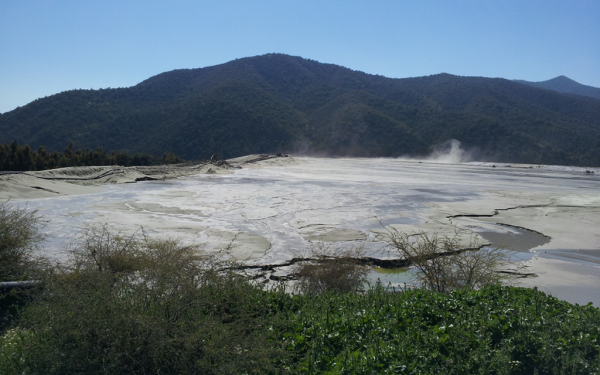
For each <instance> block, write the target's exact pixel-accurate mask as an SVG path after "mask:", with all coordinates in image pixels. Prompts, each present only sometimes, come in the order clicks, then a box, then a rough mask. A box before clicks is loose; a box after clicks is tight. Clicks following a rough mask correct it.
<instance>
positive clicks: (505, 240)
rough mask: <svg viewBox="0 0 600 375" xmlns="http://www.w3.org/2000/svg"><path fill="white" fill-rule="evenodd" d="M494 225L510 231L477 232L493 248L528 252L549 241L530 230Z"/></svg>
mask: <svg viewBox="0 0 600 375" xmlns="http://www.w3.org/2000/svg"><path fill="white" fill-rule="evenodd" d="M496 225H498V226H501V227H505V228H508V229H510V231H508V232H492V231H477V234H479V235H480V236H481V237H483V238H484V239H486V240H488V241H490V242H491V243H492V245H493V246H497V247H503V248H506V249H508V250H513V251H529V250H531V249H533V248H536V247H538V246H542V245H545V244H547V243H549V242H550V240H551V238H550V237H548V236H545V235H543V234H541V233H538V232H536V231H533V230H530V229H526V228H520V227H514V226H511V225H504V224H498V223H497V224H496Z"/></svg>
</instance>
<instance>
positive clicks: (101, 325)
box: [0, 211, 600, 374]
mask: <svg viewBox="0 0 600 375" xmlns="http://www.w3.org/2000/svg"><path fill="white" fill-rule="evenodd" d="M23 214H25V213H24V212H22V211H21V215H23ZM23 264H30V263H27V262H23ZM32 264H33V263H32ZM35 264H39V263H35ZM323 264H324V265H325V267H329V266H331V267H334V266H335V265H334V264H333V263H332V262H325V263H323ZM229 266H231V265H229ZM43 267H44V271H43V272H40V271H38V272H37V273H36V276H37V277H39V278H40V280H41V281H42V283H41V284H39V285H38V286H37V287H36V288H34V289H30V290H29V291H19V292H17V291H15V290H13V291H12V292H10V295H9V297H10V296H12V297H13V298H14V297H15V296H16V297H19V298H17V301H19V303H21V305H20V306H21V307H20V308H19V310H18V314H17V315H15V316H12V317H11V316H6V317H5V319H6V321H5V325H4V326H3V328H2V335H1V336H0V373H2V374H244V373H246V374H252V373H255V374H265V373H273V374H275V373H307V374H316V373H330V374H337V373H340V374H354V373H356V374H375V373H393V374H398V373H405V374H439V373H444V374H465V373H467V374H592V373H600V343H599V341H598V340H599V339H600V331H599V330H600V311H599V310H598V309H597V308H594V307H593V306H591V305H588V306H578V305H572V304H569V303H567V302H563V301H559V300H558V299H556V298H553V297H550V296H547V295H545V294H544V293H542V292H540V291H538V290H535V289H524V288H516V287H506V286H500V285H497V284H496V285H491V286H484V287H481V288H477V289H471V288H466V289H452V290H450V291H448V292H447V293H438V292H435V291H432V290H421V289H406V290H398V291H396V292H390V291H389V290H388V289H387V288H385V287H384V286H382V285H374V286H372V288H370V289H368V290H367V291H365V292H360V291H358V290H356V289H352V288H351V290H346V289H343V290H344V291H340V289H339V286H340V285H342V286H343V288H347V287H348V286H351V283H348V282H343V283H339V282H333V283H328V284H326V285H334V286H335V287H333V288H321V286H322V285H324V284H322V283H318V284H315V283H313V282H307V283H306V284H305V285H306V286H307V289H304V290H301V291H302V293H297V294H290V293H286V291H285V290H284V287H283V284H281V285H280V286H279V287H274V288H270V289H269V290H265V289H264V288H261V287H260V286H257V285H254V284H253V283H252V282H251V281H250V279H249V278H247V277H245V276H244V275H241V274H239V273H237V272H234V268H229V269H228V268H226V267H224V264H222V263H220V262H216V261H215V260H214V259H212V258H210V257H208V256H207V255H206V254H204V253H202V251H201V249H198V248H197V247H194V246H185V245H182V244H181V243H180V242H178V241H175V240H172V239H160V240H156V239H152V238H148V237H146V236H144V234H143V233H138V234H137V235H134V236H127V237H124V236H119V235H115V234H113V233H110V232H109V231H107V230H106V228H104V227H94V228H90V229H88V230H87V231H86V232H84V233H83V234H82V236H81V237H80V238H79V239H78V241H76V242H75V243H74V245H73V247H72V249H70V262H69V263H68V264H66V265H62V266H53V267H49V266H47V265H45V266H43ZM348 267H349V263H347V262H346V263H344V266H343V267H341V268H340V267H338V268H337V270H338V271H336V272H339V270H347V269H348ZM314 270H315V268H314V263H312V264H311V267H309V268H307V269H303V272H305V273H306V274H307V275H308V277H309V278H308V279H307V280H309V281H311V280H315V278H316V277H317V276H315V275H316V274H317V273H315V272H313V271H314ZM352 272H356V270H353V271H352ZM318 274H322V270H320V271H319V273H318ZM358 274H360V271H359V272H358ZM330 276H331V275H329V276H327V277H330ZM300 285H302V284H300ZM315 286H318V288H315ZM0 293H4V294H3V296H2V297H3V298H6V297H7V294H6V292H1V291H0ZM13 300H14V299H13Z"/></svg>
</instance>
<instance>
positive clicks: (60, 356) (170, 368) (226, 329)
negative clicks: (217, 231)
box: [0, 227, 285, 374]
mask: <svg viewBox="0 0 600 375" xmlns="http://www.w3.org/2000/svg"><path fill="white" fill-rule="evenodd" d="M217 265H218V267H217ZM222 269H223V267H222V265H219V264H218V263H215V262H214V261H213V260H211V259H210V258H209V257H207V256H206V255H205V254H203V253H202V252H201V250H200V249H199V248H197V247H195V246H184V245H182V244H181V243H179V242H178V241H176V240H173V239H161V240H156V239H151V238H148V237H145V236H143V234H141V235H135V236H119V235H115V234H112V233H110V232H109V231H107V230H106V229H105V228H104V227H95V228H92V229H90V230H88V231H87V232H86V233H85V235H84V236H83V237H81V238H80V240H79V241H78V242H76V245H75V246H74V248H73V249H72V250H71V264H70V265H69V266H68V267H61V268H58V267H57V268H56V269H55V270H54V273H52V274H51V275H50V274H49V275H50V277H48V278H47V279H45V280H44V290H43V293H40V294H39V295H38V296H37V298H36V300H35V301H34V302H32V303H31V304H30V305H29V306H28V307H27V309H26V310H25V311H24V312H23V314H22V316H21V318H20V322H19V328H18V329H19V330H20V331H19V332H27V333H28V335H27V336H24V337H23V338H22V339H21V340H22V342H21V344H20V345H21V347H22V348H23V349H22V354H21V356H20V362H17V363H19V367H18V368H17V369H16V370H15V371H14V372H13V373H19V374H20V373H23V372H24V373H30V374H82V373H85V374H148V373H154V374H158V373H168V374H198V373H202V374H223V373H232V374H238V373H268V372H270V371H272V370H273V369H274V366H275V363H276V362H277V361H278V360H280V358H284V357H285V355H284V353H283V352H281V351H280V350H279V349H278V347H277V345H276V344H275V343H274V342H272V341H270V340H269V337H268V336H269V331H268V330H267V326H268V324H267V323H268V318H269V316H270V315H271V312H270V311H271V299H270V296H269V294H267V293H265V292H263V291H262V290H260V289H257V288H255V287H253V286H252V285H250V284H249V283H248V281H247V280H246V279H245V278H243V277H241V276H239V275H236V274H234V273H232V272H227V271H223V270H222ZM11 340H12V339H11ZM6 342H8V341H6V339H5V345H6ZM11 342H14V340H12V341H11ZM1 366H7V363H6V362H5V363H1V362H0V368H2V367H1ZM11 366H15V364H14V362H12V365H11ZM0 373H3V372H2V371H0Z"/></svg>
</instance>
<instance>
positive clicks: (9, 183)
mask: <svg viewBox="0 0 600 375" xmlns="http://www.w3.org/2000/svg"><path fill="white" fill-rule="evenodd" d="M334 161H335V159H322V160H321V159H311V158H307V159H297V158H291V157H290V158H285V157H274V156H269V155H249V156H245V157H241V158H236V159H231V160H227V161H226V162H220V163H219V162H217V163H215V164H209V163H203V164H196V165H176V166H159V167H131V168H122V167H86V168H64V169H57V170H51V171H43V172H26V173H19V174H5V175H0V199H14V200H23V199H35V198H48V197H60V196H64V195H72V194H90V193H96V192H99V191H101V189H102V187H101V186H102V185H106V184H119V183H133V182H136V181H145V180H151V179H157V180H167V179H173V178H178V177H181V176H188V175H193V174H208V175H210V174H231V173H235V171H236V170H237V169H240V168H242V169H260V168H270V167H280V166H283V167H286V166H290V168H289V169H287V170H286V169H284V168H282V169H281V171H277V172H273V171H275V170H273V171H271V170H267V171H265V172H267V175H268V176H271V175H278V176H282V177H281V178H280V181H286V179H287V178H288V177H289V178H292V179H296V180H294V181H298V183H299V184H301V183H302V181H304V180H309V181H311V185H310V189H311V190H310V194H311V197H310V198H307V196H306V195H303V194H304V193H303V192H302V191H300V190H297V189H295V188H294V186H293V184H292V185H285V186H286V188H280V187H279V186H282V184H283V183H280V184H278V185H277V188H275V189H271V190H268V191H267V190H265V194H263V193H262V192H260V191H259V192H258V193H252V194H250V193H248V194H246V193H244V192H240V191H237V190H227V191H230V192H233V193H232V194H233V195H234V196H228V195H227V194H225V193H223V192H222V191H219V190H220V189H221V188H220V187H219V188H218V189H216V190H214V192H216V194H217V195H216V196H217V198H215V199H209V200H201V201H196V203H195V205H194V204H192V205H190V206H189V208H188V206H187V205H186V204H182V203H181V202H187V200H188V199H190V200H193V199H194V196H193V195H186V194H192V193H191V192H190V191H188V190H186V189H182V188H178V187H175V188H173V189H165V190H161V191H160V193H157V194H158V195H157V196H156V197H158V198H160V199H159V200H158V201H154V198H155V196H146V197H145V198H144V199H142V200H139V201H138V200H127V201H121V202H117V203H104V202H98V203H97V204H94V205H93V206H88V209H90V210H91V211H93V212H94V218H93V219H92V221H93V222H97V223H109V224H110V225H111V226H112V227H113V229H115V230H121V231H122V230H129V231H134V230H136V228H137V229H139V226H140V225H141V224H143V226H144V228H145V229H146V230H148V231H150V232H152V233H155V234H163V235H170V236H175V237H179V238H182V239H184V240H186V241H189V242H193V243H204V244H206V245H205V249H206V250H207V251H209V252H212V253H219V254H225V255H227V256H228V257H229V259H232V260H239V261H246V262H248V264H255V265H275V264H280V263H281V264H283V263H285V261H286V260H289V258H290V254H289V253H286V252H285V251H284V250H283V249H278V248H277V246H278V245H280V244H281V243H280V240H281V238H276V237H274V236H272V235H271V234H272V233H274V232H278V231H279V232H280V233H284V232H285V233H288V234H289V233H292V234H293V235H294V236H295V237H294V238H295V239H301V240H303V241H308V242H309V243H315V242H324V243H332V245H333V246H338V245H343V244H348V245H349V246H352V244H358V245H364V244H367V245H368V244H375V243H376V242H378V237H379V240H380V236H381V235H382V234H383V233H384V232H385V230H386V229H387V230H390V229H393V230H397V231H398V232H401V233H419V232H425V233H428V234H432V233H436V234H438V235H441V236H448V237H453V236H454V235H456V230H457V228H459V229H461V230H462V232H461V233H460V236H459V241H460V243H461V244H462V245H464V246H465V247H468V246H469V245H470V244H472V243H473V242H476V243H478V244H485V243H489V242H490V241H488V240H487V239H486V235H488V236H490V238H494V239H495V238H497V237H499V236H500V237H502V235H503V234H505V235H506V236H504V237H505V238H508V239H510V240H514V241H520V242H524V241H523V239H527V240H528V241H530V242H528V243H530V244H531V248H527V249H522V251H524V252H525V253H524V254H529V257H530V258H531V256H532V255H534V254H538V256H533V258H531V259H530V261H529V264H530V269H528V270H527V271H526V272H530V273H536V274H538V275H539V277H536V278H528V279H523V281H522V284H523V285H524V286H534V285H537V286H538V287H540V289H542V290H547V291H548V292H550V293H552V294H555V295H557V296H559V297H560V298H563V299H567V300H569V295H570V294H573V295H576V294H577V293H578V292H577V293H576V290H583V291H587V292H586V293H588V294H590V295H592V296H595V294H594V293H595V292H594V291H593V290H592V289H591V288H592V285H600V284H598V280H599V279H600V268H598V266H597V265H595V266H594V265H591V263H590V262H587V263H585V262H583V263H582V262H579V261H578V260H577V259H575V258H573V259H570V258H569V259H566V258H565V259H562V258H561V259H555V258H551V257H546V256H545V255H542V254H546V253H547V254H548V255H550V254H552V253H556V252H576V251H586V252H587V253H586V256H587V257H588V258H590V259H591V258H594V259H597V260H598V261H599V262H600V231H599V230H598V228H600V195H599V194H598V193H597V191H596V190H594V189H593V188H594V187H595V186H596V185H594V184H596V183H595V182H594V181H597V178H595V177H594V174H590V175H589V176H585V177H581V176H579V177H578V179H572V178H571V177H570V175H565V176H562V175H560V176H559V175H557V174H556V173H554V174H552V176H555V177H556V178H553V179H552V180H550V179H548V178H546V177H547V176H542V177H544V178H539V176H538V175H532V176H533V177H530V175H531V174H530V173H529V172H528V173H527V175H525V174H523V173H521V175H517V174H514V173H513V172H510V174H509V175H508V176H507V174H506V173H505V172H504V171H500V172H502V173H499V172H498V169H500V168H495V169H494V168H487V170H491V171H493V172H487V174H482V172H481V170H479V169H477V170H475V169H476V168H478V167H477V166H458V167H457V166H454V167H451V169H448V170H447V169H445V168H446V167H445V166H439V165H433V164H427V163H423V164H420V163H414V162H413V163H405V164H406V166H403V167H402V169H400V170H401V173H402V175H401V179H400V177H398V175H397V174H395V173H397V172H396V171H395V170H394V171H393V173H392V172H387V171H386V170H383V172H381V171H379V170H378V169H376V168H373V167H377V166H378V165H377V163H378V161H377V160H359V161H353V160H350V159H348V160H341V159H338V161H337V162H335V163H334ZM332 163H333V164H334V166H332V165H330V164H332ZM355 163H362V164H361V165H365V168H363V167H360V168H363V169H360V168H354V166H353V164H355ZM393 163H402V162H400V161H394V162H393ZM367 167H368V168H373V169H366V168H367ZM452 168H453V169H452ZM464 170H467V172H469V174H466V173H463V174H460V173H461V171H464ZM471 170H473V172H471ZM356 171H358V173H368V175H367V176H364V177H362V176H359V175H357V174H356ZM534 171H535V169H534ZM239 173H244V172H243V171H242V172H239ZM252 173H254V172H252ZM261 173H262V171H261ZM336 173H337V174H336ZM371 173H372V174H371ZM386 173H387V174H386ZM475 173H476V175H475ZM496 173H497V174H496ZM519 173H520V172H519ZM532 173H533V172H532ZM536 173H538V172H536ZM540 173H543V171H541V172H540ZM454 174H457V175H459V174H460V178H462V177H464V176H466V177H467V178H473V180H468V181H466V182H465V181H462V180H460V179H458V178H457V179H453V178H454V177H453V175H454ZM254 175H256V173H254ZM429 175H435V177H434V178H432V177H428V176H429ZM290 176H291V177H290ZM471 176H475V177H471ZM223 177H224V178H225V180H226V179H228V178H229V177H228V176H223ZM590 177H591V178H592V180H590V181H591V182H586V181H588V180H589V178H590ZM204 178H205V177H202V179H204ZM583 178H587V179H588V180H584V179H583ZM436 179H445V180H449V181H444V183H443V184H440V186H439V187H437V186H436V185H435V181H436ZM477 179H483V181H484V187H483V188H478V189H473V188H471V187H470V186H469V185H468V184H470V183H479V180H477ZM485 179H488V180H489V181H491V182H486V180H485ZM257 181H261V180H260V179H258V180H257ZM345 181H349V183H351V184H369V186H374V189H379V188H380V185H381V184H386V183H387V184H388V185H389V184H391V183H393V184H396V183H403V184H404V186H403V189H404V191H411V193H406V195H402V196H400V198H399V202H400V203H402V204H406V208H399V209H397V210H395V211H394V212H393V214H390V215H388V216H389V217H386V218H384V219H391V221H389V222H388V223H387V224H385V225H384V226H382V225H380V223H378V221H377V219H375V218H374V216H373V215H374V212H375V211H373V210H374V208H373V207H374V206H372V205H376V204H381V203H377V202H376V201H373V202H372V203H371V201H370V198H369V197H366V198H365V197H361V199H363V201H366V202H369V203H362V205H357V204H355V203H354V202H355V201H356V198H345V197H346V195H343V194H337V195H331V194H330V193H329V192H330V191H331V189H335V188H334V187H332V186H337V185H336V184H340V183H344V182H345ZM428 181H432V182H431V184H430V185H424V183H425V184H427V183H429V182H428ZM329 183H331V185H328V184H329ZM294 184H295V182H294ZM579 185H581V186H582V187H584V188H582V187H580V186H579ZM271 186H274V185H271ZM423 186H425V187H426V188H424V187H423ZM267 188H268V187H267V186H266V185H264V186H263V185H261V186H260V188H258V190H263V189H267ZM286 189H287V190H286ZM313 189H314V190H313ZM274 190H276V192H273V191H274ZM348 191H351V193H349V194H348V195H347V196H348V197H350V196H352V197H354V195H352V194H354V190H348ZM369 191H370V190H369ZM373 191H375V190H373ZM263 195H264V197H265V198H264V199H265V200H266V201H267V202H268V203H266V204H264V203H256V204H255V203H252V204H249V203H248V202H249V200H254V199H258V198H260V197H262V196H263ZM427 195H428V196H433V198H428V199H429V200H424V201H423V202H424V203H420V202H421V201H419V200H418V199H421V198H422V197H424V196H427ZM404 197H406V201H403V200H402V199H404ZM383 198H384V197H383V196H379V197H378V199H383ZM236 199H238V200H237V201H236ZM239 199H242V200H244V202H243V203H244V204H241V205H238V204H237V203H236V202H239ZM298 199H300V201H299V200H298ZM302 199H310V201H309V202H304V201H302ZM415 199H416V200H415ZM157 202H158V203H157ZM199 202H201V204H199ZM384 202H387V201H385V200H384ZM386 204H387V203H386ZM236 207H237V208H236ZM282 207H283V208H282ZM412 207H417V208H415V209H413V208H412ZM229 210H231V211H235V214H236V215H239V216H241V217H244V218H245V219H247V220H249V221H250V222H252V223H256V228H259V229H256V228H254V229H256V230H255V231H254V233H253V230H254V229H253V228H248V227H247V228H246V229H244V230H240V229H238V227H237V226H236V225H231V224H228V223H226V222H220V223H217V225H216V226H214V225H213V223H214V221H211V220H206V219H207V218H208V219H210V218H211V216H212V215H213V214H214V213H215V212H224V211H229ZM404 210H406V211H404ZM76 211H80V209H77V210H72V212H68V213H67V215H71V216H76V215H85V213H81V212H76ZM392 216H394V217H392ZM348 217H352V218H353V219H355V221H356V223H358V222H360V223H362V226H360V227H359V226H358V224H357V226H349V225H340V223H344V222H345V220H346V219H347V218H348ZM399 219H400V220H399ZM394 220H395V221H394ZM263 221H264V223H263ZM384 221H385V220H384ZM234 222H235V221H232V222H231V223H234ZM224 223H225V224H224ZM261 228H268V230H266V229H261ZM490 233H493V234H494V236H491V235H490ZM536 241H538V242H536ZM525 242H526V241H525ZM379 243H381V242H380V241H379ZM492 245H493V244H492ZM279 247H281V246H279ZM367 247H368V246H367ZM367 250H369V249H368V248H367ZM544 252H546V253H544ZM392 255H393V254H392ZM369 256H371V255H369ZM378 256H379V255H378ZM390 256H391V255H390ZM379 258H381V259H383V258H384V257H382V256H379ZM578 262H579V263H578ZM276 272H279V273H281V272H280V271H276ZM581 275H583V276H584V277H583V276H582V277H579V276H581ZM561 280H565V281H564V282H562V281H561ZM578 285H579V286H578ZM543 288H546V289H543ZM569 288H571V289H569ZM578 288H579V289H578ZM596 297H597V298H596ZM596 297H594V299H593V301H594V303H595V304H597V305H600V295H598V296H596ZM584 300H585V296H583V297H582V298H581V299H574V300H571V301H572V302H577V303H586V302H587V301H584Z"/></svg>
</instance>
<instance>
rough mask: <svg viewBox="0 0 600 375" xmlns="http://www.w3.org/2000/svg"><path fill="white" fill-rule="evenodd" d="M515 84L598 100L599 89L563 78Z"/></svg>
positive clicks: (599, 95)
mask: <svg viewBox="0 0 600 375" xmlns="http://www.w3.org/2000/svg"><path fill="white" fill-rule="evenodd" d="M515 82H519V83H523V84H525V85H529V86H534V87H539V88H542V89H547V90H553V91H557V92H562V93H565V94H575V95H582V96H589V97H590V98H595V99H600V88H597V87H592V86H587V85H582V84H581V83H579V82H576V81H573V80H572V79H571V78H569V77H565V76H558V77H555V78H552V79H549V80H547V81H542V82H530V81H522V80H515Z"/></svg>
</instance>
